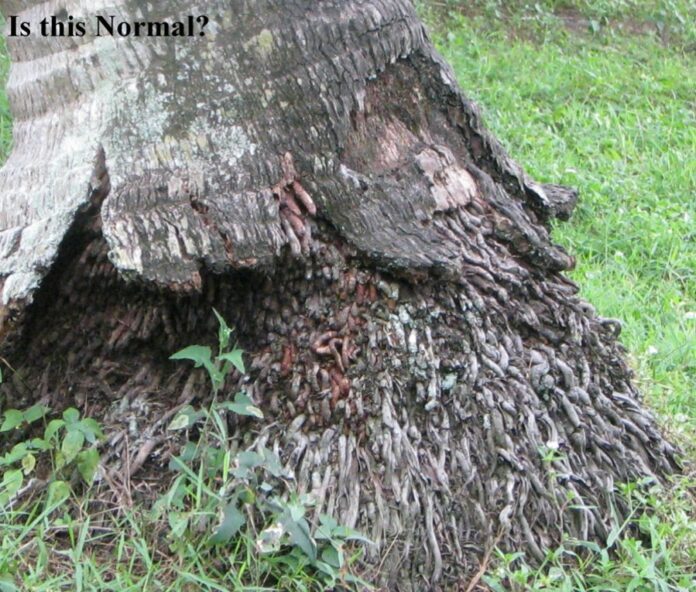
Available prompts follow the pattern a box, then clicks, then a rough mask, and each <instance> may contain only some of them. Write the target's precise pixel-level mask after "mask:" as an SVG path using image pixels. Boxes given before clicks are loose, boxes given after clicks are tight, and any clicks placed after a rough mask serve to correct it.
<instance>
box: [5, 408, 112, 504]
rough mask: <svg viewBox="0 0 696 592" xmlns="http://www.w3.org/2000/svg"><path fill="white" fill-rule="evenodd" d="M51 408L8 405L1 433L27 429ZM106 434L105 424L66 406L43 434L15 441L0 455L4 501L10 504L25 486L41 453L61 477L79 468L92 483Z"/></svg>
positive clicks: (54, 471) (53, 471) (53, 472)
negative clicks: (100, 443) (83, 416)
mask: <svg viewBox="0 0 696 592" xmlns="http://www.w3.org/2000/svg"><path fill="white" fill-rule="evenodd" d="M49 412H50V409H49V408H48V407H46V406H45V405H41V404H36V405H33V406H32V407H30V408H28V409H26V410H24V411H20V410H17V409H8V410H7V411H5V413H4V416H3V422H2V425H0V434H10V433H13V432H17V431H20V430H26V429H27V428H29V427H30V426H32V425H33V424H35V423H37V422H38V421H40V420H45V419H46V417H47V415H48V414H49ZM102 438H103V433H102V430H101V427H100V425H99V423H98V422H97V421H95V420H94V419H91V418H81V417H80V412H79V411H78V410H77V409H74V408H69V409H66V410H65V411H64V412H63V414H62V417H61V418H57V419H53V420H51V421H49V422H48V425H47V426H46V427H45V429H44V432H43V437H37V438H31V439H26V440H22V441H20V442H18V443H17V444H15V445H14V446H13V447H12V449H11V450H10V451H9V452H7V453H6V454H4V455H3V456H0V470H1V471H2V486H1V487H0V505H4V504H7V503H8V502H9V501H10V500H11V499H12V498H13V497H14V496H15V495H16V494H17V493H18V492H19V491H20V490H21V488H22V486H23V485H24V481H25V478H26V477H28V476H30V475H31V474H32V473H34V471H35V469H36V466H37V460H38V457H39V455H41V454H44V455H46V456H47V457H48V458H49V460H50V463H51V466H52V469H53V470H52V471H51V476H52V478H53V480H54V481H55V480H57V479H58V478H59V477H61V476H66V475H68V473H69V472H70V471H71V470H72V469H77V471H78V472H79V474H80V475H81V476H82V478H83V480H84V481H85V482H86V483H87V484H91V483H92V481H93V479H94V475H95V473H96V470H97V467H98V465H99V451H98V450H97V444H98V442H99V440H100V439H102Z"/></svg>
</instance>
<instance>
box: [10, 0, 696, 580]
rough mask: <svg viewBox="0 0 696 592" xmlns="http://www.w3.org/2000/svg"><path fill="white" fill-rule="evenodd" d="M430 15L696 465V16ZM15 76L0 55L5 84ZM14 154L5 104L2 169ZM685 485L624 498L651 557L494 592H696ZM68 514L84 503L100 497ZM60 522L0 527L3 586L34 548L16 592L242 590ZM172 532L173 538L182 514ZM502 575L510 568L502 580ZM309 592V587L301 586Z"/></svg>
mask: <svg viewBox="0 0 696 592" xmlns="http://www.w3.org/2000/svg"><path fill="white" fill-rule="evenodd" d="M463 5H466V11H465V12H464V10H463V9H462V6H463ZM421 10H422V12H423V14H424V17H425V18H426V20H427V22H428V23H429V25H430V27H431V30H432V34H433V37H434V39H435V41H436V43H437V45H438V47H439V48H440V50H441V52H442V53H443V54H444V56H445V57H446V59H447V61H448V62H449V63H451V64H452V65H453V67H454V69H455V71H456V73H457V76H458V78H459V81H460V83H461V85H462V87H463V88H464V89H465V91H466V92H467V93H468V94H469V95H470V96H472V97H473V98H475V99H476V100H477V101H478V103H479V105H480V106H481V107H482V109H483V112H484V114H485V119H486V121H487V124H488V126H489V127H490V128H491V129H492V130H493V131H494V133H495V134H496V135H497V137H498V138H500V139H501V140H502V141H503V143H504V144H505V145H506V146H507V148H508V150H509V152H510V153H511V155H512V156H513V157H514V158H515V159H516V160H517V161H518V162H520V163H521V164H523V165H524V166H525V168H526V169H527V171H528V172H529V173H530V174H531V175H532V176H534V177H535V178H536V179H538V180H540V181H543V182H554V183H563V184H567V185H572V186H575V187H577V188H579V189H580V191H581V196H582V197H581V202H580V205H579V207H578V209H577V211H576V213H575V215H574V217H573V219H572V220H571V221H570V222H567V223H563V224H559V225H558V226H557V227H556V228H555V229H554V236H555V238H556V240H557V241H558V242H560V243H562V244H563V245H565V246H566V247H567V248H568V250H569V251H571V252H572V253H573V254H574V255H575V256H576V257H577V259H578V266H577V269H576V270H575V271H574V272H573V273H572V276H573V278H574V279H575V280H576V282H577V283H578V284H579V285H580V287H581V293H582V295H583V296H584V297H585V298H586V299H588V300H589V301H591V302H592V303H593V305H594V306H595V307H596V308H597V309H598V311H599V313H600V314H601V315H603V316H606V317H612V318H617V319H620V320H621V321H622V322H623V326H624V331H623V337H622V339H623V342H624V344H625V345H626V346H627V348H628V349H629V351H630V352H631V354H630V355H631V358H632V362H633V364H634V366H635V368H636V371H637V378H638V380H639V382H640V384H641V387H642V390H643V392H644V393H645V395H646V398H647V402H648V404H649V405H650V406H651V407H652V408H654V409H655V411H656V412H657V413H658V415H659V416H660V418H661V421H662V423H663V425H664V426H665V429H667V430H668V431H669V432H670V434H671V435H672V437H673V438H674V439H676V441H677V442H679V443H680V444H681V445H682V446H683V448H684V449H685V450H687V454H688V456H689V457H690V458H691V460H692V461H693V460H696V93H695V92H694V80H696V54H695V53H694V48H695V47H696V30H695V29H696V28H695V27H694V25H693V23H694V22H696V4H695V3H694V2H693V0H644V1H642V2H638V1H634V0H597V1H590V0H575V1H570V0H565V1H559V0H545V1H540V2H524V1H521V0H520V1H517V0H510V1H506V2H503V1H502V0H479V1H474V2H463V1H457V0H432V1H431V2H429V3H428V4H427V5H421ZM7 64H8V61H7V56H6V54H5V52H4V51H3V48H2V47H0V78H2V77H4V75H5V74H6V69H7ZM10 144H11V124H10V119H9V110H8V106H7V100H6V97H5V96H4V94H3V93H0V161H1V160H4V158H5V157H6V155H7V152H8V150H9V147H10ZM690 486H693V483H692V482H690V481H686V482H681V483H680V484H679V485H677V486H675V490H674V492H672V494H664V495H660V496H650V495H647V496H645V495H644V494H641V493H638V492H637V491H635V490H634V491H633V493H631V494H630V495H633V496H636V497H635V499H636V515H635V522H636V523H638V524H639V526H640V529H641V531H642V533H643V538H642V539H641V540H642V541H649V544H646V543H644V542H643V543H641V540H636V539H633V538H631V537H630V536H629V537H628V538H626V539H625V541H624V542H620V543H618V547H617V548H615V549H614V551H616V554H614V555H611V554H608V553H607V552H606V550H605V549H599V548H597V549H590V551H591V554H590V556H589V557H590V558H591V559H592V560H594V561H595V564H596V565H594V566H592V565H590V564H589V561H588V560H587V559H579V567H577V568H573V567H568V564H567V562H566V559H568V558H569V557H570V549H560V550H557V551H556V552H555V553H554V554H552V555H550V556H549V561H548V563H547V565H546V568H547V569H545V570H541V571H536V570H530V569H529V568H527V567H526V565H525V564H524V562H523V561H521V559H522V558H521V557H518V556H516V555H512V556H502V555H501V556H499V557H498V558H497V560H498V562H497V564H494V565H492V566H491V571H490V574H489V575H490V578H489V579H488V585H489V586H490V587H491V589H492V590H498V589H500V590H503V589H514V590H553V591H559V592H560V591H561V590H568V591H569V592H570V591H571V590H596V591H597V592H599V591H604V590H617V591H620V590H626V589H630V586H631V585H632V582H633V585H635V589H636V590H639V591H645V592H647V591H649V590H657V589H660V590H674V591H677V590H696V584H694V583H693V579H692V578H693V577H694V576H693V574H694V573H696V552H695V549H696V522H695V521H694V518H693V516H692V514H693V507H692V504H693V501H692V498H690V497H689V494H688V492H687V491H686V490H687V489H688V488H689V487H690ZM641 496H643V497H641ZM71 503H73V505H74V506H75V507H78V508H87V507H88V506H89V500H72V502H71ZM48 506H50V504H47V507H48ZM646 507H647V508H648V510H649V511H648V512H645V511H644V510H645V508H646ZM85 512H86V510H85ZM49 515H50V512H48V511H47V510H37V511H36V517H35V519H34V518H32V520H33V522H31V523H32V524H34V525H35V526H32V527H31V528H27V527H23V526H19V525H18V520H17V517H16V516H12V515H10V514H6V513H2V516H1V517H0V521H1V522H2V524H0V529H3V530H4V532H3V534H4V536H3V537H2V541H0V592H2V591H4V590H14V589H16V588H14V587H13V585H12V584H11V580H12V578H10V577H9V575H8V574H9V573H12V567H13V566H16V565H18V564H17V559H16V555H17V553H18V552H19V550H20V549H24V548H25V547H26V546H27V545H28V544H29V543H28V542H27V541H32V540H35V541H36V545H35V547H36V549H38V550H37V551H35V552H36V554H37V557H36V561H32V562H25V563H26V565H25V564H24V563H23V571H22V577H23V582H22V583H23V586H24V588H23V589H28V590H55V589H70V587H71V586H74V589H86V590H91V589H94V590H97V589H99V590H101V589H114V590H116V589H133V590H149V589H155V587H152V586H154V584H152V582H155V581H157V580H159V581H161V582H167V583H170V582H171V587H169V588H167V589H172V590H174V589H183V588H179V587H177V586H179V585H180V584H181V585H182V586H183V585H188V586H191V588H190V589H226V587H227V588H230V586H233V585H234V586H236V584H233V583H232V582H233V581H236V580H234V578H232V576H230V574H229V573H225V574H216V573H215V568H214V567H213V566H212V565H204V564H202V562H201V560H200V557H201V555H200V554H199V553H198V552H197V547H196V546H195V544H193V543H189V541H188V540H184V539H182V541H181V544H182V551H181V552H182V559H181V563H180V564H176V565H174V564H166V565H163V566H162V565H159V564H158V562H157V560H156V558H155V553H156V551H153V550H152V548H150V547H149V546H148V545H149V544H150V542H151V540H150V533H148V532H147V527H144V526H143V525H144V524H147V520H146V519H145V518H144V517H143V516H140V515H139V512H138V510H137V508H136V509H135V510H134V511H133V512H132V514H128V515H127V516H126V517H125V518H124V520H123V524H121V525H120V526H119V525H116V524H115V525H114V527H113V530H112V531H111V532H110V533H108V534H109V536H111V537H112V538H113V539H115V540H116V541H117V543H118V544H116V545H115V548H116V550H115V552H116V554H117V556H118V559H119V562H120V563H119V565H122V566H123V567H122V568H118V567H116V566H115V565H109V561H107V562H101V563H100V562H98V561H96V560H95V558H94V557H92V556H91V555H90V556H89V557H87V555H86V554H83V551H84V549H85V548H86V547H87V546H88V544H99V541H98V540H96V539H95V540H92V539H90V538H89V537H92V536H94V535H93V534H92V531H90V529H89V518H87V519H85V521H84V522H80V523H79V524H78V521H77V520H76V521H75V522H74V523H72V524H70V523H61V525H59V526H56V525H54V524H53V523H51V524H50V525H49ZM66 517H67V512H66V514H65V516H64V517H63V518H61V520H67V518H66ZM169 526H171V527H172V528H175V525H173V524H172V523H171V515H170V523H169ZM55 528H63V529H65V530H66V531H67V532H69V533H70V536H71V537H74V540H71V542H70V544H69V545H68V546H67V548H66V549H64V550H63V551H61V558H60V565H61V566H63V568H62V571H60V570H58V571H57V572H56V571H55V570H54V573H53V575H52V576H51V577H50V578H49V577H47V576H46V575H45V573H46V571H45V570H46V567H47V564H48V561H49V555H50V553H49V552H48V550H47V548H46V545H45V544H44V542H43V540H42V537H43V535H44V534H45V532H46V531H47V530H51V529H55ZM42 529H43V530H42ZM96 536H97V537H98V536H101V535H96ZM153 536H154V535H153ZM641 545H642V546H641ZM184 547H185V548H184ZM237 551H238V552H239V553H240V556H242V557H241V559H240V563H239V564H238V565H240V566H242V570H243V569H251V570H252V571H253V570H254V569H263V568H264V567H263V566H254V565H253V562H252V563H251V564H249V557H250V555H249V554H247V555H245V552H246V551H247V549H245V548H244V546H243V545H242V546H241V547H238V548H237ZM97 559H98V558H97ZM586 562H587V563H586ZM111 563H114V562H113V561H111ZM29 564H31V565H29ZM249 565H250V567H249ZM496 565H497V566H498V567H497V568H496ZM549 568H550V569H549ZM496 569H502V570H503V571H502V572H500V573H499V574H498V575H497V576H496V575H495V574H496V571H495V570H496ZM158 570H160V571H158ZM187 570H189V571H190V573H189V571H187ZM204 576H205V577H210V579H211V582H212V583H211V584H210V586H209V587H204V584H205V582H203V580H201V578H203V577H204ZM218 576H219V577H218ZM240 577H241V576H240ZM187 578H188V579H187ZM230 578H232V579H230ZM212 580H215V581H214V582H213V581H212ZM183 582H187V584H183ZM503 582H504V583H505V586H506V587H502V586H503ZM636 582H637V583H636ZM300 584H302V585H305V586H306V588H302V587H301V585H300ZM207 585H208V584H206V586H207ZM312 585H313V584H312V582H311V581H307V580H306V579H305V580H303V581H302V582H300V583H299V584H298V583H294V584H293V586H294V587H293V588H292V589H298V590H299V589H311V586H312ZM314 585H316V583H315V584H314ZM66 586H67V587H66ZM496 586H501V587H500V588H496ZM660 586H662V587H660ZM235 589H236V588H235Z"/></svg>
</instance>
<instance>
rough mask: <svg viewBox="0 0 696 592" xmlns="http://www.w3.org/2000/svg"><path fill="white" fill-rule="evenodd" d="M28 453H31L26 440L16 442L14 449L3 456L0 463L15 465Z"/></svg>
mask: <svg viewBox="0 0 696 592" xmlns="http://www.w3.org/2000/svg"><path fill="white" fill-rule="evenodd" d="M27 454H29V447H28V446H27V443H26V442H20V443H19V444H15V445H14V446H13V447H12V450H10V451H9V452H8V453H7V454H6V455H5V456H3V457H2V460H1V461H0V465H13V464H14V463H16V462H19V461H20V460H22V459H23V458H24V457H25V456H26V455H27Z"/></svg>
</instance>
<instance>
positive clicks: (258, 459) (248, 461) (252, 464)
mask: <svg viewBox="0 0 696 592" xmlns="http://www.w3.org/2000/svg"><path fill="white" fill-rule="evenodd" d="M234 464H235V467H234V469H233V470H232V474H233V475H234V476H235V477H237V479H248V478H249V477H251V475H252V474H253V472H254V469H256V468H258V467H260V466H261V465H263V457H262V456H261V455H260V454H258V453H256V452H253V451H251V450H246V451H244V452H240V453H239V454H238V455H237V456H236V457H235V459H234Z"/></svg>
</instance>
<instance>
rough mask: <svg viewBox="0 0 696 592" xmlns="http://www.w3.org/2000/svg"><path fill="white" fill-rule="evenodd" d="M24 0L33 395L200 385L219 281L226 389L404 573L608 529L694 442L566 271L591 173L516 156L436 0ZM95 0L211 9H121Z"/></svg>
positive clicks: (6, 190) (457, 571)
mask: <svg viewBox="0 0 696 592" xmlns="http://www.w3.org/2000/svg"><path fill="white" fill-rule="evenodd" d="M1 4H2V10H3V13H4V14H5V17H6V18H9V16H10V15H18V16H19V18H20V20H25V21H29V22H31V23H32V31H33V34H32V35H31V36H30V37H26V38H21V37H16V38H9V40H8V42H9V48H10V51H11V55H12V68H11V73H10V81H9V86H8V92H9V95H10V100H11V105H12V111H13V114H14V117H15V128H14V150H13V152H12V154H11V156H10V158H9V160H8V162H7V163H6V165H5V167H4V168H3V169H2V171H1V172H0V187H1V188H2V191H1V193H0V229H1V233H0V275H1V276H2V280H1V286H2V329H1V333H0V334H1V335H2V340H3V351H4V354H3V355H5V356H6V357H7V359H8V360H9V361H10V363H11V364H13V366H15V367H17V372H16V373H15V374H13V375H12V376H11V377H10V378H8V380H7V383H6V384H5V385H4V386H3V389H4V390H5V394H6V396H8V397H10V400H11V401H17V400H21V399H28V398H30V399H40V398H44V399H47V400H51V401H52V402H53V405H55V406H60V405H64V404H67V403H68V402H74V401H76V402H77V403H78V404H80V405H82V406H85V407H86V408H87V409H88V410H89V411H90V412H92V413H93V414H94V413H97V412H102V414H103V416H104V417H106V418H107V421H111V422H112V423H113V425H114V426H116V425H118V424H119V422H120V423H121V424H122V425H126V426H127V425H128V423H129V417H130V413H131V410H132V409H136V408H137V409H138V410H139V413H140V421H147V420H148V418H150V419H151V420H152V422H153V423H154V422H155V420H156V419H157V418H158V416H160V415H161V413H162V409H163V408H166V407H171V406H172V405H173V404H174V401H176V400H177V399H179V398H180V397H186V396H188V395H189V394H190V393H191V392H192V389H196V388H199V386H200V385H199V384H198V382H196V380H198V379H199V378H200V377H198V376H197V375H194V377H195V378H194V379H191V378H189V379H188V380H185V378H184V377H183V374H182V371H181V370H180V369H178V367H177V366H172V365H171V363H170V362H168V360H167V358H168V356H169V354H171V353H172V352H173V351H175V350H176V349H177V348H180V347H182V346H184V345H188V344H190V343H196V342H200V341H201V340H202V339H208V338H209V336H210V335H211V334H213V331H214V328H215V319H214V317H213V315H212V307H213V306H215V307H216V308H218V309H219V310H220V311H221V312H222V313H223V315H224V316H226V317H227V318H228V319H229V320H230V322H231V323H234V325H235V326H236V327H237V329H238V333H239V336H240V339H241V341H242V344H243V345H244V347H245V348H246V349H247V351H248V352H249V355H250V358H251V360H252V363H251V372H250V376H249V377H246V378H244V377H239V376H237V377H234V379H235V380H233V381H231V382H235V381H236V383H237V384H230V385H229V388H230V389H232V388H235V387H236V386H238V384H243V385H245V387H246V389H247V390H248V392H249V393H250V394H251V395H252V396H253V398H254V400H255V401H256V402H257V404H258V405H259V406H261V407H263V408H264V409H265V410H266V413H267V415H268V416H270V417H271V418H272V419H273V424H272V425H271V426H270V427H268V428H266V429H265V434H264V438H265V439H266V440H267V441H268V442H269V443H272V444H273V445H275V446H277V448H278V449H279V450H280V451H281V452H282V455H283V458H284V459H285V461H286V462H287V465H288V467H289V468H290V469H292V470H293V471H294V473H295V475H296V479H297V482H298V484H299V487H300V488H301V489H302V490H304V491H307V492H312V493H313V494H314V495H315V497H316V500H317V511H318V512H319V511H323V512H328V513H332V514H334V515H335V516H336V517H337V518H338V519H339V520H342V521H343V522H344V523H346V524H348V525H350V526H354V527H356V528H358V529H360V530H362V531H363V532H364V533H365V534H367V535H368V536H370V537H371V538H372V539H373V540H374V541H375V542H376V543H377V544H376V545H375V547H374V548H371V549H370V552H369V555H368V558H367V559H368V562H372V563H373V564H374V565H375V566H377V565H380V566H381V570H380V574H379V578H378V579H379V580H380V581H382V582H384V583H385V584H387V585H389V586H390V589H393V590H397V589H399V590H422V589H425V588H426V587H427V586H431V585H434V583H437V582H439V583H440V585H441V586H443V587H444V588H447V587H448V586H450V585H451V583H452V582H453V581H455V580H457V578H459V577H462V576H463V575H464V574H466V572H467V570H470V569H472V568H476V567H477V565H478V560H479V559H480V556H481V555H482V553H483V552H484V551H485V550H486V549H487V548H488V547H489V546H490V545H492V544H493V543H494V542H495V541H497V542H498V544H499V545H501V546H502V547H504V548H508V549H519V548H523V549H525V550H527V551H528V552H529V553H530V555H531V556H532V557H536V558H538V559H541V558H542V557H543V553H544V550H545V549H547V548H548V547H550V546H552V545H554V544H555V543H557V542H558V541H559V540H560V539H561V537H562V536H563V535H564V534H569V535H572V536H576V537H580V538H583V539H594V538H598V539H601V538H603V537H605V536H606V534H607V532H608V529H609V528H610V527H611V524H612V520H613V516H612V505H613V502H612V492H613V489H614V485H615V484H616V483H619V482H625V481H634V480H637V479H640V478H643V477H646V476H650V477H655V478H661V477H662V476H663V475H665V474H668V473H670V472H671V471H673V470H674V469H675V468H676V461H675V451H674V449H673V448H672V447H671V446H670V445H669V444H668V443H667V442H666V441H665V440H664V439H663V438H662V436H661V435H660V433H659V432H658V430H657V429H656V427H655V422H654V420H653V418H652V417H651V416H650V415H649V414H648V413H647V412H646V411H644V410H643V409H642V408H641V407H640V405H639V402H638V394H637V392H636V390H635V388H634V386H633V384H632V382H631V371H630V370H629V368H628V366H627V364H626V362H625V361H624V351H623V349H622V347H621V346H620V345H619V344H618V343H617V336H618V334H619V330H620V326H619V325H618V323H617V322H615V321H609V320H606V319H602V318H600V317H598V316H597V315H596V314H595V313H594V312H593V310H592V308H591V307H590V306H589V305H588V304H586V303H585V302H583V301H582V300H580V299H579V298H578V297H577V295H576V294H577V289H576V287H575V285H574V284H573V283H572V282H571V281H570V280H568V279H567V278H566V277H565V276H564V275H563V272H564V271H565V270H568V269H571V268H572V266H573V258H572V257H571V256H569V255H568V254H567V253H566V252H565V251H564V250H563V249H562V248H560V247H559V246H557V245H555V244H554V243H553V242H552V241H551V239H550V236H549V223H550V221H551V219H553V218H556V217H558V218H562V219H567V218H568V217H569V216H570V214H571V211H572V209H573V206H574V205H575V201H576V198H577V195H576V193H575V192H574V191H572V190H569V189H566V188H562V187H559V186H555V185H542V184H538V183H535V182H534V181H532V180H531V179H530V178H529V177H527V175H526V174H525V173H524V172H523V171H522V169H521V168H520V167H519V166H518V165H517V164H516V163H514V162H513V161H512V160H511V159H510V158H509V157H508V155H507V154H506V153H505V151H504V150H503V149H502V147H501V146H500V144H499V143H498V142H497V141H496V140H495V138H493V137H492V136H491V135H490V134H489V133H488V132H487V131H486V130H485V128H484V127H483V125H482V123H481V118H480V115H479V112H478V109H477V107H476V106H475V105H474V104H473V103H472V102H471V101H469V100H468V99H467V98H466V97H465V96H464V95H463V94H462V93H461V91H460V89H459V88H458V86H457V84H456V82H455V79H454V75H453V73H452V71H451V69H450V68H449V67H448V66H447V65H446V64H445V63H444V62H443V61H442V59H441V58H440V56H439V55H437V53H436V52H435V51H434V49H433V47H432V44H431V43H430V41H429V40H428V37H427V34H426V32H425V30H424V28H423V26H422V24H421V23H420V22H419V20H418V18H417V17H416V15H415V12H414V10H413V7H412V6H411V4H410V2H409V1H407V0H371V1H366V0H316V1H314V2H312V1H310V0H292V1H289V0H255V1H250V0H233V1H229V0H228V1H223V0H207V1H203V0H197V1H194V2H191V1H188V2H183V1H180V0H176V1H174V0H173V1H170V2H166V3H161V2H160V3H142V2H139V1H136V0H112V2H109V3H106V2H104V3H102V2H95V3H90V5H93V6H96V8H90V9H86V8H85V6H86V4H85V3H84V2H78V1H77V0H66V1H65V2H63V3H62V5H63V6H65V10H64V11H62V14H60V13H59V15H58V16H59V17H60V18H62V19H63V20H64V21H66V20H67V18H68V15H74V16H75V17H76V19H77V18H82V19H85V20H86V21H87V23H88V31H87V35H85V36H84V37H81V38H67V37H63V38H60V37H42V36H40V35H39V34H38V31H39V25H38V21H39V20H40V19H41V18H43V17H45V16H50V15H49V13H48V12H47V11H48V10H49V9H50V8H51V7H54V3H48V2H38V1H32V2H27V1H22V2H19V1H17V0H5V1H4V2H2V3H1ZM165 5H166V8H164V6H165ZM107 6H108V10H107ZM84 10H89V13H88V14H85V13H84V12H81V11H84ZM100 10H101V12H100ZM96 14H107V15H113V14H116V15H118V18H117V20H121V19H122V20H125V21H163V20H168V21H172V20H186V18H187V16H188V15H189V14H193V15H194V16H197V15H199V14H204V15H206V16H208V17H209V18H210V22H209V24H208V25H207V26H206V28H205V35H204V36H200V35H198V34H196V35H195V36H193V37H180V38H176V37H174V38H171V37H170V38H157V37H146V36H142V37H127V38H119V37H111V36H101V37H97V36H96V33H97V31H96V26H95V15H96ZM101 32H102V34H103V33H104V30H103V29H102V31H101ZM201 390H202V387H201ZM196 392H197V391H196ZM110 406H111V409H110V410H109V407H110ZM114 409H117V410H118V413H115V412H113V410H114ZM141 428H143V426H142V425H141V426H140V428H139V429H136V430H135V431H134V433H135V432H138V431H140V432H142V431H143V430H142V429H141ZM131 429H133V426H131ZM556 448H558V451H557V454H556V455H554V459H553V460H549V459H548V455H547V452H548V451H549V450H555V449H556ZM155 452H156V450H155ZM152 462H156V461H155V460H153V461H152ZM619 513H620V506H619Z"/></svg>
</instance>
